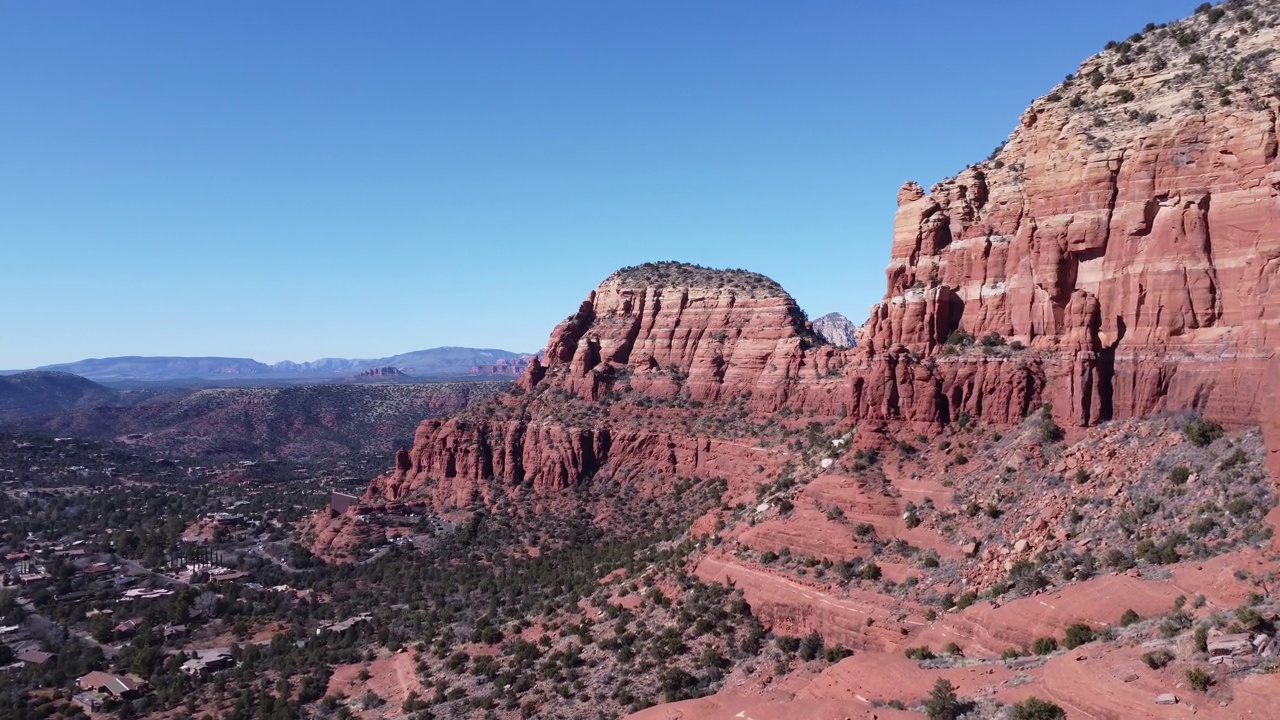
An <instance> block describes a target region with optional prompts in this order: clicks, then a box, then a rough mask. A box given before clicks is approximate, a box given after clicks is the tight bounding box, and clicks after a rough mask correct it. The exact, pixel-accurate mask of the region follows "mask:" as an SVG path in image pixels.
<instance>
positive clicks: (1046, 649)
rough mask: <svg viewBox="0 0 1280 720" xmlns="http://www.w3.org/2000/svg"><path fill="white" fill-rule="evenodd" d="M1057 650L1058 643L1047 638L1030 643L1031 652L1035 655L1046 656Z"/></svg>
mask: <svg viewBox="0 0 1280 720" xmlns="http://www.w3.org/2000/svg"><path fill="white" fill-rule="evenodd" d="M1057 650H1058V641H1057V640H1056V639H1054V638H1051V637H1048V636H1045V637H1040V638H1036V641H1035V642H1033V643H1031V652H1033V653H1035V654H1037V655H1048V654H1050V653H1053V652H1057Z"/></svg>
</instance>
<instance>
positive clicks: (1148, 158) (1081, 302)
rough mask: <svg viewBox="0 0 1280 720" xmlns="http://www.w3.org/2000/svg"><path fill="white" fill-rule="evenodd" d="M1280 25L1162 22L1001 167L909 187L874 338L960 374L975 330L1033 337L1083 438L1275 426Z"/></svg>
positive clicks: (1258, 16)
mask: <svg viewBox="0 0 1280 720" xmlns="http://www.w3.org/2000/svg"><path fill="white" fill-rule="evenodd" d="M1278 15H1280V11H1278V9H1277V8H1276V7H1274V6H1273V5H1269V4H1267V3H1260V2H1239V3H1232V4H1230V5H1229V6H1222V8H1221V9H1216V10H1215V12H1213V13H1209V12H1207V11H1205V12H1200V13H1198V14H1197V15H1195V16H1193V17H1191V18H1188V19H1186V20H1183V21H1180V22H1177V23H1173V24H1170V25H1168V26H1149V28H1148V29H1147V30H1146V31H1144V32H1142V33H1137V34H1135V35H1133V36H1132V37H1130V38H1129V39H1127V40H1125V41H1124V42H1121V43H1113V44H1112V45H1110V46H1109V47H1108V49H1107V50H1105V51H1104V52H1102V53H1101V54H1099V55H1097V56H1095V57H1093V58H1090V59H1089V60H1086V61H1085V62H1084V63H1083V64H1082V65H1081V66H1080V70H1079V72H1078V73H1077V74H1076V75H1074V76H1069V77H1068V79H1067V80H1066V81H1064V82H1063V83H1061V84H1059V85H1058V86H1057V87H1056V88H1054V90H1053V91H1052V92H1050V93H1049V94H1048V95H1046V96H1045V97H1043V98H1041V99H1039V100H1037V101H1036V102H1035V103H1033V104H1032V106H1031V107H1030V108H1029V109H1028V110H1027V111H1026V113H1024V114H1023V116H1022V119H1021V123H1020V124H1019V126H1018V128H1017V129H1016V130H1015V131H1014V132H1013V134H1012V135H1011V136H1010V138H1009V140H1008V142H1007V143H1006V144H1005V145H1003V146H1002V148H1000V149H998V150H997V152H996V153H993V155H992V157H991V158H990V159H989V160H987V161H985V162H983V163H980V164H978V165H976V166H974V167H971V168H969V169H967V170H965V171H964V172H962V173H960V174H959V175H958V176H956V177H955V178H953V179H950V180H946V181H944V182H941V183H939V184H937V185H935V186H934V187H933V188H932V189H931V191H930V192H929V193H927V194H926V193H925V192H924V191H923V189H922V188H920V186H918V185H916V184H914V183H908V184H907V185H906V186H904V187H903V188H902V190H901V191H900V192H899V195H898V203H899V207H898V212H897V217H896V221H895V226H894V239H893V251H892V257H891V261H890V264H889V267H888V269H887V272H886V275H887V286H888V287H887V293H886V296H885V299H884V301H883V302H881V303H880V304H879V305H877V306H876V307H875V308H873V310H872V313H871V318H870V320H869V322H868V324H867V325H866V326H865V327H864V329H863V332H862V335H861V336H860V343H859V344H860V345H864V343H865V346H866V347H868V348H869V349H870V350H871V351H872V352H873V353H874V352H884V351H886V350H888V349H889V348H891V347H893V346H894V345H897V344H901V345H902V346H904V347H906V348H907V349H909V350H910V351H912V352H913V353H916V354H918V355H920V356H924V357H931V356H932V357H936V358H937V360H938V362H940V363H941V362H952V363H955V362H964V361H965V359H964V358H963V357H960V358H957V357H954V356H953V357H951V358H949V359H948V358H947V355H948V354H950V352H951V350H950V349H948V345H947V338H948V337H949V336H951V334H952V333H953V332H954V331H956V330H963V331H965V332H966V333H968V334H970V335H972V336H974V337H977V338H981V337H983V336H986V335H989V334H991V333H996V334H998V335H1000V336H1002V337H1003V338H1005V339H1007V340H1008V341H1018V342H1020V343H1024V344H1026V345H1028V346H1029V347H1030V348H1031V349H1030V351H1028V352H1027V353H1026V354H1025V356H1026V357H1027V358H1037V359H1038V360H1039V361H1040V362H1042V363H1044V367H1045V378H1046V380H1045V382H1046V388H1045V398H1044V399H1046V400H1051V401H1052V402H1053V404H1054V408H1055V414H1057V415H1058V416H1059V421H1060V422H1064V423H1069V424H1072V425H1088V424H1093V423H1095V422H1098V421H1102V420H1107V419H1110V418H1122V417H1132V416H1137V415H1143V414H1148V413H1153V412H1159V411H1163V410H1178V409H1187V408H1194V409H1199V410H1202V411H1204V412H1206V413H1207V414H1209V415H1211V416H1215V417H1217V418H1219V419H1221V420H1223V421H1226V422H1231V423H1249V422H1254V421H1256V419H1257V417H1256V416H1257V408H1256V401H1255V398H1256V395H1257V392H1256V390H1257V388H1258V384H1259V382H1260V378H1261V370H1262V366H1263V360H1265V358H1267V357H1269V356H1270V355H1271V354H1272V352H1273V349H1274V347H1275V346H1276V344H1277V341H1280V330H1278V329H1277V324H1280V293H1276V292H1273V289H1274V288H1276V287H1280V165H1278V164H1277V147H1278V146H1277V132H1276V125H1277V114H1278V107H1280V103H1278V102H1277V92H1280V81H1278V77H1280V73H1278V71H1280V53H1277V52H1276V50H1275V48H1276V47H1278V46H1280V30H1278V29H1277V27H1276V21H1277V20H1280V17H1278ZM970 354H972V353H970ZM961 355H963V353H961Z"/></svg>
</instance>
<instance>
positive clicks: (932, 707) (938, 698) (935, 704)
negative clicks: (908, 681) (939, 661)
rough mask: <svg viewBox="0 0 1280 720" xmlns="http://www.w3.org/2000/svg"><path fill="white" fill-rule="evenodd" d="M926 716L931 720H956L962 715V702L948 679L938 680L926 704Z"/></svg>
mask: <svg viewBox="0 0 1280 720" xmlns="http://www.w3.org/2000/svg"><path fill="white" fill-rule="evenodd" d="M924 714H925V715H926V716H927V717H928V718H929V720H956V718H957V717H959V715H960V700H959V699H958V698H956V688H955V686H954V685H952V684H951V682H950V681H948V680H947V679H946V678H938V681H937V682H936V683H934V684H933V691H932V692H930V693H929V699H928V700H925V703H924Z"/></svg>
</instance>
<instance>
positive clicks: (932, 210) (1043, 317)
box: [372, 10, 1280, 498]
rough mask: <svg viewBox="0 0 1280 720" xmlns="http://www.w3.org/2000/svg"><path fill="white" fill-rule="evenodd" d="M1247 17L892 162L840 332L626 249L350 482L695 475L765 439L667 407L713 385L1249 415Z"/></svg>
mask: <svg viewBox="0 0 1280 720" xmlns="http://www.w3.org/2000/svg"><path fill="white" fill-rule="evenodd" d="M1259 13H1260V14H1261V13H1262V11H1261V10H1259ZM1265 14H1266V17H1265V18H1262V19H1261V20H1260V21H1259V22H1257V23H1254V25H1255V26H1252V27H1250V28H1249V32H1247V33H1245V32H1240V24H1239V23H1222V24H1215V22H1214V21H1210V20H1208V19H1207V18H1206V17H1204V16H1197V17H1195V18H1192V19H1190V20H1188V21H1184V22H1183V23H1179V24H1177V25H1174V26H1170V27H1168V28H1159V29H1154V30H1151V31H1149V32H1147V33H1144V34H1141V35H1140V36H1135V38H1131V39H1130V40H1129V41H1126V42H1125V43H1122V44H1120V45H1119V46H1117V47H1115V48H1114V49H1110V50H1107V51H1106V52H1104V53H1102V54H1101V55H1099V56H1097V57H1094V58H1091V59H1090V60H1088V61H1086V62H1085V63H1084V64H1083V65H1082V66H1081V68H1080V72H1079V73H1078V75H1077V76H1075V77H1074V78H1073V79H1071V80H1069V81H1067V82H1064V83H1063V84H1061V85H1059V86H1058V87H1057V88H1055V89H1054V91H1053V92H1052V93H1050V94H1049V95H1047V96H1046V97H1044V98H1042V99H1040V100H1037V101H1036V102H1035V103H1033V105H1032V107H1031V108H1030V109H1028V110H1027V112H1026V113H1025V114H1024V115H1023V117H1022V119H1021V122H1020V124H1019V127H1018V128H1017V129H1016V130H1015V131H1014V133H1013V134H1012V136H1011V137H1010V138H1009V141H1008V142H1007V144H1006V145H1004V146H1003V148H1002V149H1001V150H999V151H998V152H997V153H995V154H994V155H993V156H992V158H991V159H989V160H987V161H985V162H983V163H980V164H978V165H975V166H972V167H970V168H968V169H966V170H964V171H963V172H961V173H960V174H959V175H957V176H956V177H955V178H952V179H950V180H946V181H944V182H941V183H939V184H938V185H936V186H934V187H933V188H932V189H931V190H930V191H929V192H927V193H926V192H925V190H924V189H923V188H921V187H920V186H919V185H917V184H915V183H907V184H906V185H904V186H903V187H902V188H901V189H900V190H899V192H898V204H899V207H898V212H897V217H896V220H895V229H894V237H893V245H892V252H891V260H890V264H889V266H888V269H887V271H886V284H887V291H886V296H885V299H884V300H883V301H882V302H881V303H880V304H878V305H876V306H875V307H874V308H872V311H871V314H870V318H869V320H868V321H867V323H866V324H865V325H864V326H863V327H862V328H860V329H859V330H858V334H857V338H856V340H857V342H856V345H857V347H856V348H853V349H846V348H839V347H834V346H832V345H824V344H821V343H820V342H815V340H816V338H815V335H814V328H813V327H812V326H808V325H806V323H805V321H804V315H803V313H802V312H801V311H800V310H799V309H798V308H797V307H796V305H795V302H794V301H793V300H792V299H791V297H790V296H788V295H787V294H786V293H785V292H784V291H783V290H782V288H780V287H779V286H778V285H777V284H776V283H774V282H772V281H771V280H768V279H767V278H764V277H762V276H759V275H755V274H753V273H747V272H744V271H714V270H710V269H707V268H700V267H697V266H690V265H682V264H678V263H658V264H650V265H644V266H640V267H637V268H628V269H625V270H622V271H619V272H618V273H615V274H614V275H612V276H610V277H609V278H607V279H606V280H605V281H604V282H603V283H601V285H600V286H599V287H598V288H597V289H596V290H595V291H594V292H592V293H591V294H590V295H589V296H588V297H587V299H586V300H584V301H583V303H582V304H581V306H580V307H579V308H578V310H577V311H576V312H575V313H573V314H572V315H570V316H569V317H568V318H566V319H565V320H564V321H563V322H562V323H560V324H559V325H558V326H557V327H556V328H555V330H554V331H553V332H552V334H551V338H550V339H549V341H548V343H547V346H546V350H545V354H544V358H543V359H542V360H541V361H538V360H537V359H535V360H533V361H531V362H530V364H529V367H528V369H527V370H526V371H525V373H524V375H523V376H522V378H521V379H520V381H519V387H520V388H521V389H522V390H523V391H524V393H525V395H524V396H521V397H508V398H506V399H504V400H503V402H502V403H501V404H500V407H496V408H495V407H490V408H486V409H484V410H483V412H473V413H470V414H468V415H467V416H465V417H460V418H455V419H453V420H449V421H447V422H443V423H435V422H433V423H427V424H424V425H423V426H422V427H421V428H419V431H418V436H417V441H416V442H415V447H414V449H413V451H412V452H411V456H412V468H411V469H409V470H407V471H403V472H400V471H398V472H397V473H395V475H394V476H391V477H387V478H383V479H381V480H379V481H378V483H376V484H375V487H374V488H373V490H372V492H373V494H374V495H377V496H386V497H390V498H396V497H401V496H403V495H405V494H411V493H413V492H414V491H415V489H416V488H418V487H421V486H423V485H424V484H430V483H432V482H433V481H436V480H449V481H450V482H449V483H446V485H447V486H448V489H446V490H444V491H440V492H444V493H445V494H446V495H448V496H451V497H456V496H457V495H458V494H460V493H463V492H468V493H469V492H470V491H471V490H472V489H477V483H479V481H480V480H483V479H488V478H498V479H501V480H504V481H506V482H508V483H512V484H515V483H531V484H532V485H533V486H534V487H538V488H551V487H563V486H565V485H569V484H572V483H574V482H577V481H578V480H581V479H583V478H588V477H591V476H593V475H595V474H596V473H598V472H602V471H607V472H609V473H613V474H617V473H618V472H619V471H621V470H622V469H623V468H628V470H629V471H630V472H636V473H638V472H650V473H657V474H663V475H667V476H673V475H686V476H701V477H705V476H706V474H707V473H709V472H714V470H713V469H712V468H717V469H723V468H724V467H728V466H731V465H734V464H735V463H745V462H746V461H744V460H743V459H742V458H744V457H745V456H746V455H749V454H751V453H761V454H764V455H765V456H770V455H773V454H772V453H770V452H769V451H768V450H765V449H764V448H762V447H758V446H756V445H755V444H754V443H750V442H745V443H744V442H736V443H733V444H732V446H730V445H729V444H726V443H725V442H724V441H723V439H722V438H720V437H717V435H716V434H715V433H714V432H705V433H703V432H691V431H690V430H689V428H688V423H686V422H683V421H681V420H680V418H681V417H683V418H686V419H687V418H688V416H689V415H690V411H689V410H688V409H687V408H690V407H693V408H695V409H696V408H699V407H701V408H703V409H702V410H701V411H699V412H701V413H707V412H710V411H711V409H716V411H719V410H722V409H723V408H724V407H725V406H726V404H727V403H730V402H741V403H742V406H743V407H744V408H745V410H746V411H750V412H754V413H757V414H763V413H772V412H775V411H777V410H779V409H780V408H784V407H786V408H788V409H790V410H793V411H796V412H800V413H804V414H805V415H806V416H808V417H812V418H814V419H815V420H818V421H831V420H837V419H842V418H847V420H846V422H847V423H850V424H852V423H859V424H860V426H862V427H888V428H890V429H894V428H902V429H906V428H911V429H912V430H915V431H927V430H930V429H936V428H937V427H939V426H942V425H947V424H949V423H952V422H954V421H956V420H957V419H959V418H962V417H972V418H979V419H982V420H986V421H989V422H994V423H999V424H1012V423H1016V422H1020V421H1021V420H1022V419H1023V418H1024V417H1026V416H1027V415H1029V414H1030V413H1031V412H1033V411H1034V410H1035V409H1037V408H1039V407H1040V406H1041V405H1042V404H1045V403H1049V404H1051V405H1052V407H1053V415H1054V417H1055V419H1056V420H1057V421H1058V423H1060V424H1061V425H1064V426H1066V427H1069V428H1072V427H1074V428H1079V427H1086V426H1091V425H1095V424H1097V423H1099V422H1102V421H1107V420H1112V419H1123V418H1129V417H1136V416H1142V415H1146V414H1151V413H1156V412H1161V411H1167V410H1181V409H1194V410H1199V411H1202V412H1204V413H1205V414H1206V415H1208V416H1211V417H1213V418H1215V419H1217V420H1219V421H1221V422H1224V423H1226V424H1228V425H1236V426H1239V425H1244V424H1252V423H1256V422H1258V421H1259V419H1260V418H1261V416H1262V413H1263V408H1264V407H1265V406H1264V405H1262V404H1261V403H1260V402H1259V395H1260V392H1259V390H1260V388H1261V387H1262V383H1263V374H1264V368H1265V367H1266V365H1267V363H1268V359H1269V358H1270V357H1271V355H1272V353H1273V348H1274V346H1275V344H1276V342H1277V340H1278V339H1280V329H1278V328H1277V323H1280V293H1277V292H1273V288H1276V287H1280V165H1277V154H1278V149H1280V142H1278V140H1277V116H1278V113H1280V102H1278V101H1277V97H1276V96H1275V94H1274V93H1272V92H1271V91H1270V90H1267V91H1262V90H1260V88H1263V87H1265V88H1273V87H1276V86H1277V85H1276V83H1277V79H1276V78H1277V73H1276V69H1277V67H1280V65H1278V63H1280V54H1277V53H1275V52H1274V51H1273V49H1274V47H1276V46H1277V44H1280V31H1278V30H1277V29H1276V28H1275V27H1273V25H1274V23H1272V22H1271V21H1272V20H1273V19H1274V18H1272V17H1271V16H1272V15H1274V14H1275V13H1272V12H1271V11H1270V10H1267V12H1266V13H1265ZM1258 17H1260V15H1259V16H1258ZM1228 36H1231V37H1232V38H1234V39H1233V40H1229V38H1228ZM1139 48H1141V49H1139ZM1201 56H1203V57H1201ZM1188 67H1192V68H1195V70H1194V72H1188V71H1187V70H1186V68H1188ZM1219 88H1220V89H1219ZM1214 94H1216V95H1215V96H1211V95H1214ZM1223 98H1225V100H1224V99H1223ZM673 407H675V408H686V409H685V410H683V411H682V412H681V413H677V412H673V411H671V410H670V408H673ZM734 457H736V458H738V459H737V460H735V459H734ZM458 478H466V479H469V480H471V481H473V482H471V483H462V484H459V483H458V482H456V479H458ZM460 488H461V489H460Z"/></svg>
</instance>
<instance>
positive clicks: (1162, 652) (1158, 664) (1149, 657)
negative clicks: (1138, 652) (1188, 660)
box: [1142, 648, 1173, 670]
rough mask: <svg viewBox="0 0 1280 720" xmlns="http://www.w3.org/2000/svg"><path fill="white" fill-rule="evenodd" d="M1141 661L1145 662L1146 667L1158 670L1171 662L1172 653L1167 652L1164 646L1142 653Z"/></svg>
mask: <svg viewBox="0 0 1280 720" xmlns="http://www.w3.org/2000/svg"><path fill="white" fill-rule="evenodd" d="M1142 662H1144V663H1146V664H1147V667H1149V668H1151V669H1152V670H1159V669H1160V668H1162V667H1164V666H1165V665H1168V664H1169V663H1171V662H1173V653H1171V652H1169V651H1168V650H1167V649H1165V648H1160V649H1159V650H1153V651H1151V652H1147V653H1142Z"/></svg>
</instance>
